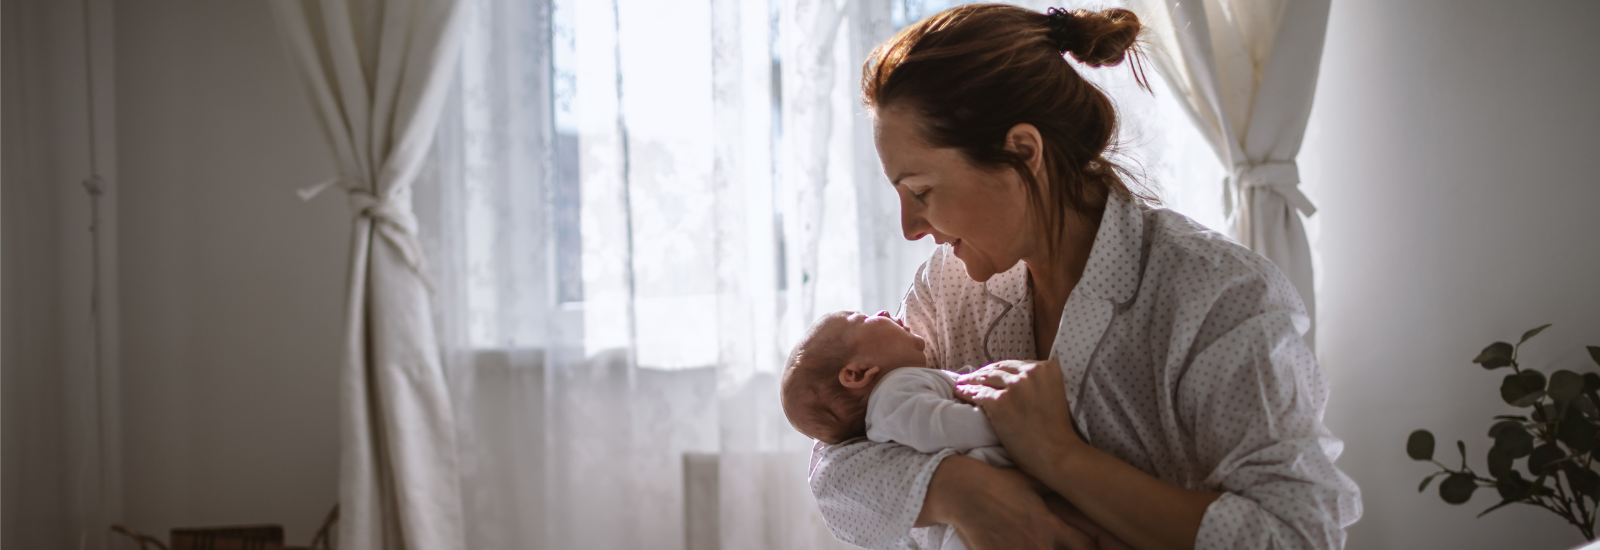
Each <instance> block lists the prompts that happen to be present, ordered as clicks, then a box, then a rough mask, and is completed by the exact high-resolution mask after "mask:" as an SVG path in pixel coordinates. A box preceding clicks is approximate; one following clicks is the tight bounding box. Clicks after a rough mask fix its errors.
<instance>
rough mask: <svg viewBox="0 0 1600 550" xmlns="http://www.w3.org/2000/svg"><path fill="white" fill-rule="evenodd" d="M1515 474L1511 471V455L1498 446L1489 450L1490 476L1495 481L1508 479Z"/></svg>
mask: <svg viewBox="0 0 1600 550" xmlns="http://www.w3.org/2000/svg"><path fill="white" fill-rule="evenodd" d="M1513 473H1515V472H1514V471H1513V470H1512V469H1511V455H1508V454H1506V450H1505V449H1502V448H1500V447H1499V446H1498V445H1496V446H1494V447H1490V448H1489V475H1491V476H1494V478H1495V479H1501V478H1504V477H1508V476H1510V475H1511V474H1513Z"/></svg>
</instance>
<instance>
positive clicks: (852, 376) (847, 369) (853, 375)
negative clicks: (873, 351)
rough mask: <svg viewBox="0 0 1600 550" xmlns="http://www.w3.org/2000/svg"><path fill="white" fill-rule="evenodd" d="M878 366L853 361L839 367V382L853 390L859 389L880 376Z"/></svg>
mask: <svg viewBox="0 0 1600 550" xmlns="http://www.w3.org/2000/svg"><path fill="white" fill-rule="evenodd" d="M878 370H879V369H878V367H868V366H867V365H866V364H864V363H856V362H851V363H850V364H848V365H845V366H844V368H842V369H839V383H840V384H843V385H844V387H846V388H850V389H852V390H859V389H861V388H865V387H867V385H868V384H871V383H872V379H874V378H877V376H878Z"/></svg>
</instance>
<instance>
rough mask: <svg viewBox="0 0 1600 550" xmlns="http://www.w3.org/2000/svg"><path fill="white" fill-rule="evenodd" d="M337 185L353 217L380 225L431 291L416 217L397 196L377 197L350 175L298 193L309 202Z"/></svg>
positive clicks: (384, 237) (335, 178)
mask: <svg viewBox="0 0 1600 550" xmlns="http://www.w3.org/2000/svg"><path fill="white" fill-rule="evenodd" d="M334 186H338V187H339V188H341V189H344V192H345V194H346V195H347V196H348V197H349V199H350V214H351V215H353V216H356V217H361V218H369V219H371V220H372V221H373V223H374V224H376V225H377V229H378V234H379V235H380V236H382V237H383V240H384V241H387V242H388V243H389V244H390V245H393V246H394V248H395V251H397V252H399V253H400V256H401V257H402V258H403V259H404V260H405V262H406V265H407V266H410V267H411V270H412V271H413V272H415V273H416V274H417V276H418V277H420V278H421V279H422V283H423V284H424V285H426V286H427V287H428V288H429V289H430V290H431V289H432V288H433V283H432V282H431V281H430V280H429V279H428V275H427V273H426V271H425V269H424V265H423V264H424V259H423V255H422V242H421V241H420V240H419V239H418V238H417V216H416V214H413V213H411V209H410V208H404V207H402V206H401V202H400V201H397V200H395V198H396V196H397V195H398V194H397V193H389V194H388V195H386V196H378V195H376V194H374V193H372V192H371V191H368V190H367V189H368V188H369V187H370V186H369V185H367V184H366V183H365V182H364V181H363V180H362V179H361V178H357V177H355V176H349V175H339V176H334V177H332V178H329V179H328V180H327V181H324V182H322V183H318V184H316V185H313V186H311V187H306V188H303V189H300V190H297V191H295V193H296V194H298V195H300V200H304V201H309V200H311V199H312V198H315V197H316V196H317V195H318V194H320V193H322V192H323V191H325V190H327V189H328V188H329V187H334Z"/></svg>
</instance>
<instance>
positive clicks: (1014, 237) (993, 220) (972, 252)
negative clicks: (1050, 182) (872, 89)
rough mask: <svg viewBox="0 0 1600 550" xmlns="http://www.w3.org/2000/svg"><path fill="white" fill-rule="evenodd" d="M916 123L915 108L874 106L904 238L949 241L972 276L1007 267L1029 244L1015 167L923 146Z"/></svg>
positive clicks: (878, 137)
mask: <svg viewBox="0 0 1600 550" xmlns="http://www.w3.org/2000/svg"><path fill="white" fill-rule="evenodd" d="M917 125H918V119H917V115H916V113H915V112H914V111H912V110H910V109H904V108H897V107H893V106H891V107H888V108H885V109H880V110H878V112H877V118H876V120H875V122H874V125H873V130H874V138H875V139H876V141H877V146H878V158H879V159H881V160H882V162H883V172H884V175H886V176H888V177H889V181H890V182H891V183H893V184H894V189H895V192H896V193H898V194H899V195H900V228H901V230H902V231H904V232H905V237H906V239H907V240H912V241H915V240H918V239H921V238H922V237H923V236H925V235H932V236H933V241H934V242H936V243H939V244H946V243H949V244H950V245H951V247H952V248H953V252H954V253H955V255H956V257H957V258H961V261H962V262H963V263H964V264H966V267H967V276H968V277H971V278H972V280H974V281H978V282H983V281H987V280H989V278H990V277H993V276H994V275H995V274H996V273H1001V272H1004V271H1006V270H1008V269H1011V267H1012V266H1014V265H1016V264H1017V262H1018V261H1019V260H1021V259H1022V258H1023V257H1024V256H1025V255H1026V254H1027V252H1028V250H1029V247H1030V246H1031V245H1032V242H1031V241H1032V239H1029V238H1028V236H1029V235H1030V233H1031V232H1030V231H1028V227H1029V221H1028V217H1029V212H1028V196H1027V188H1026V187H1024V186H1025V185H1027V183H1026V182H1025V181H1023V179H1022V177H1021V176H1020V175H1018V174H1017V173H1016V171H1014V170H1010V169H1004V170H996V171H992V172H991V171H988V170H983V169H980V168H977V167H975V166H973V165H972V164H971V163H969V162H968V161H967V159H966V157H965V156H964V155H963V154H961V152H960V151H957V150H955V149H948V148H934V147H930V146H928V145H927V144H925V143H924V142H923V141H922V139H921V137H919V136H918V134H917Z"/></svg>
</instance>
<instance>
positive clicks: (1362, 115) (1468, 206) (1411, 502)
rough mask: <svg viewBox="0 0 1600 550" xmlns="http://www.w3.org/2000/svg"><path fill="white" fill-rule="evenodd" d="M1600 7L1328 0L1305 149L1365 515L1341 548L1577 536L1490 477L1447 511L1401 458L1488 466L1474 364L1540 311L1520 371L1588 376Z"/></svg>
mask: <svg viewBox="0 0 1600 550" xmlns="http://www.w3.org/2000/svg"><path fill="white" fill-rule="evenodd" d="M1595 21H1600V3H1597V2H1593V1H1590V0H1565V1H1557V0H1534V1H1527V2H1500V1H1497V2H1489V1H1457V0H1426V1H1423V0H1413V1H1406V2H1394V1H1392V0H1339V1H1336V2H1334V3H1333V9H1332V17H1331V21H1330V22H1329V27H1328V41H1327V48H1326V50H1325V53H1324V54H1323V64H1322V75H1321V79H1320V85H1319V87H1318V89H1317V97H1316V107H1315V110H1314V111H1313V113H1312V118H1311V123H1310V127H1309V129H1308V136H1307V139H1306V144H1305V149H1304V152H1303V153H1302V154H1301V166H1302V174H1304V177H1305V180H1306V182H1307V183H1306V184H1305V188H1306V192H1307V194H1308V195H1310V196H1311V198H1312V199H1313V200H1314V201H1316V202H1317V206H1318V208H1319V210H1318V213H1317V214H1316V216H1315V217H1313V218H1312V224H1313V231H1314V236H1313V244H1312V246H1313V248H1314V249H1315V250H1316V251H1317V253H1318V255H1319V260H1320V266H1319V272H1318V287H1319V288H1318V293H1319V296H1318V301H1319V303H1320V304H1321V312H1320V318H1319V327H1320V333H1319V336H1318V340H1319V342H1318V352H1319V355H1320V356H1321V359H1322V364H1323V367H1324V368H1325V369H1326V370H1327V372H1328V374H1329V376H1330V377H1331V378H1332V380H1333V384H1334V393H1333V398H1332V402H1331V403H1330V404H1329V408H1328V417H1327V421H1328V424H1329V426H1330V427H1331V428H1332V429H1333V430H1334V433H1336V434H1338V435H1339V436H1340V437H1342V438H1343V439H1344V440H1345V443H1346V450H1345V455H1344V457H1343V458H1342V459H1341V460H1340V465H1341V466H1342V467H1343V468H1345V470H1346V471H1347V472H1348V473H1350V475H1351V476H1353V477H1354V478H1355V479H1356V481H1357V482H1358V483H1359V484H1360V485H1361V489H1362V491H1363V497H1364V501H1365V504H1366V514H1365V516H1364V517H1363V518H1362V520H1361V521H1360V523H1358V524H1356V525H1355V526H1354V527H1353V528H1352V529H1351V531H1350V544H1349V546H1350V547H1351V548H1564V547H1568V546H1572V545H1574V544H1576V543H1578V542H1579V540H1580V537H1579V536H1578V532H1577V530H1576V529H1575V528H1572V527H1570V526H1567V525H1566V524H1565V523H1563V522H1562V521H1561V520H1559V519H1558V518H1557V517H1556V516H1555V515H1554V514H1551V513H1549V512H1547V511H1544V510H1542V509H1537V508H1532V507H1528V506H1515V507H1510V508H1504V509H1501V510H1500V511H1497V512H1494V513H1493V514H1490V515H1488V516H1485V517H1484V518H1482V519H1477V520H1474V519H1473V516H1475V515H1476V514H1477V513H1478V512H1480V511H1482V510H1484V509H1486V508H1488V507H1489V506H1491V505H1493V504H1495V503H1497V502H1499V497H1498V495H1497V494H1495V492H1494V491H1493V490H1492V489H1484V490H1479V492H1478V493H1477V495H1475V496H1474V498H1473V499H1472V501H1471V502H1469V503H1468V504H1465V505H1462V506H1450V505H1447V504H1444V503H1443V502H1442V501H1440V500H1439V497H1438V495H1437V492H1435V491H1434V490H1432V488H1430V490H1429V492H1428V493H1427V494H1421V495H1419V494H1417V491H1416V487H1417V483H1418V482H1420V481H1421V480H1422V477H1423V476H1425V475H1426V474H1428V473H1430V472H1431V469H1430V468H1429V466H1427V465H1424V464H1419V463H1414V462H1412V461H1411V460H1409V459H1408V458H1407V457H1406V455H1405V452H1404V445H1405V440H1406V436H1407V434H1408V433H1409V432H1410V431H1411V430H1413V429H1417V428H1428V429H1431V430H1432V431H1433V432H1434V434H1436V435H1437V436H1438V437H1439V439H1440V445H1439V447H1440V451H1439V456H1443V457H1447V458H1446V460H1443V462H1446V463H1454V461H1455V460H1458V459H1456V458H1451V457H1455V456H1456V452H1455V449H1454V442H1455V440H1457V439H1461V440H1465V441H1466V443H1467V451H1468V457H1469V463H1470V464H1471V465H1472V467H1473V468H1474V469H1476V470H1477V471H1479V472H1484V471H1486V470H1487V468H1486V467H1485V465H1484V458H1483V457H1484V454H1485V453H1486V452H1487V451H1488V448H1489V445H1490V443H1491V440H1490V439H1489V438H1488V437H1487V435H1486V432H1487V430H1488V427H1489V424H1490V422H1491V419H1490V417H1492V416H1493V415H1496V414H1511V413H1513V412H1514V410H1513V409H1512V408H1511V407H1509V406H1506V405H1504V404H1503V403H1501V401H1500V399H1499V393H1498V388H1499V383H1500V378H1501V376H1502V375H1503V374H1505V373H1504V371H1497V372H1493V373H1490V372H1486V371H1484V370H1483V369H1481V368H1479V367H1478V366H1476V365H1474V364H1472V363H1471V362H1470V361H1471V359H1472V358H1473V357H1474V356H1475V355H1476V354H1477V353H1478V351H1479V350H1480V349H1481V348H1483V347H1484V346H1485V345H1487V344H1489V343H1490V342H1493V341H1496V340H1511V341H1514V339H1515V338H1517V337H1518V336H1520V335H1521V334H1522V332H1523V331H1524V330H1526V329H1529V328H1532V327H1535V326H1538V325H1540V324H1544V323H1554V324H1555V326H1554V327H1552V328H1550V329H1549V330H1548V331H1546V332H1545V333H1544V334H1543V335H1541V336H1539V337H1538V338H1536V339H1535V340H1533V341H1532V342H1531V343H1530V344H1529V346H1528V347H1527V349H1526V355H1525V360H1524V363H1523V364H1524V366H1529V367H1534V368H1538V369H1540V370H1542V371H1544V372H1545V373H1547V374H1548V373H1550V372H1552V371H1554V370H1556V369H1560V368H1565V369H1571V370H1575V371H1579V372H1600V369H1597V367H1596V366H1595V365H1594V364H1593V363H1592V362H1590V361H1589V359H1588V358H1587V355H1586V354H1585V353H1584V351H1583V345H1586V344H1587V345H1600V213H1597V212H1600V209H1597V205H1600V101H1597V98H1600V33H1596V32H1594V29H1593V25H1594V22H1595Z"/></svg>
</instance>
